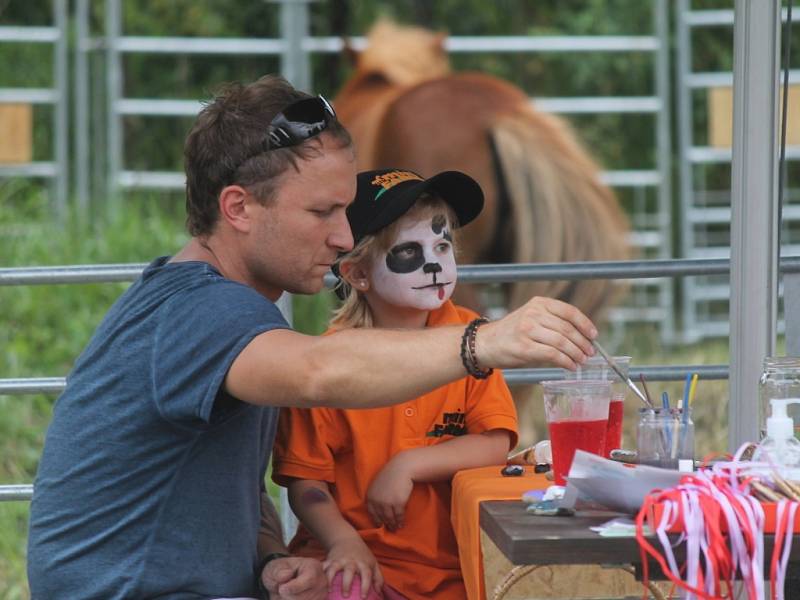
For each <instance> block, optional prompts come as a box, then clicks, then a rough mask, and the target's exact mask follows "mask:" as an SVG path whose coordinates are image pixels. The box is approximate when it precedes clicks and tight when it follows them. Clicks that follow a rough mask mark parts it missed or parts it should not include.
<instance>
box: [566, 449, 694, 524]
mask: <svg viewBox="0 0 800 600" xmlns="http://www.w3.org/2000/svg"><path fill="white" fill-rule="evenodd" d="M684 475H685V473H681V472H680V471H673V470H670V469H659V468H658V467H649V466H646V465H627V466H626V465H625V464H623V463H620V462H617V461H614V460H609V459H607V458H603V457H601V456H597V455H596V454H591V453H589V452H585V451H583V450H577V451H576V452H575V458H573V459H572V466H571V467H570V470H569V475H567V477H566V479H567V491H566V494H565V495H564V499H563V500H562V501H561V502H560V503H559V506H561V507H564V508H574V507H575V503H576V501H578V500H584V501H587V502H591V503H595V504H600V505H602V506H605V507H606V508H608V509H610V510H615V511H619V512H624V513H631V514H633V513H636V512H638V511H639V508H641V506H642V503H643V502H644V499H645V497H646V496H647V495H648V494H649V493H650V492H651V491H652V490H654V489H666V488H670V487H672V486H675V485H677V484H678V483H679V482H680V479H681V477H683V476H684Z"/></svg>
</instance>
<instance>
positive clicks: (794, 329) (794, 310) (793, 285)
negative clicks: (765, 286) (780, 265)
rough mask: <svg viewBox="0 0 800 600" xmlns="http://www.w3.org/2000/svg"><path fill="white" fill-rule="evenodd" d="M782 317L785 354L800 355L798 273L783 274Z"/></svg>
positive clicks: (799, 277)
mask: <svg viewBox="0 0 800 600" xmlns="http://www.w3.org/2000/svg"><path fill="white" fill-rule="evenodd" d="M783 319H784V321H785V323H786V333H785V336H786V356H800V274H798V273H784V274H783Z"/></svg>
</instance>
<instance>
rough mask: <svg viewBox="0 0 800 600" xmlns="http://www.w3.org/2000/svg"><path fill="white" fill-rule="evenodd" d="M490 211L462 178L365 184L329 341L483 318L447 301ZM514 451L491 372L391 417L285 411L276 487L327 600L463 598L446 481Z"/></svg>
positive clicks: (379, 179) (341, 266) (352, 215)
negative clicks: (284, 495) (472, 230)
mask: <svg viewBox="0 0 800 600" xmlns="http://www.w3.org/2000/svg"><path fill="white" fill-rule="evenodd" d="M482 206H483V194H482V192H481V190H480V187H479V186H478V184H477V183H476V182H475V181H474V180H473V179H472V178H470V177H468V176H467V175H465V174H463V173H459V172H455V171H449V172H444V173H440V174H438V175H436V176H434V177H431V178H430V179H427V180H423V179H422V178H421V177H420V176H418V175H417V174H415V173H412V172H410V171H404V170H398V169H382V170H378V171H369V172H366V173H361V174H359V176H358V190H357V193H356V198H355V201H354V202H353V204H352V205H351V206H350V207H349V208H348V210H347V216H348V220H349V222H350V226H351V228H352V230H353V236H354V238H355V242H356V244H355V247H354V248H353V250H352V251H351V252H349V253H348V254H346V255H345V256H343V257H341V258H340V259H339V261H338V263H337V268H338V274H339V276H340V278H341V279H342V285H341V291H343V292H344V296H345V300H344V304H343V305H342V307H341V308H340V309H339V311H338V312H337V313H336V315H335V316H334V319H333V320H332V323H331V332H330V335H335V334H336V333H335V332H336V331H337V330H341V329H346V328H352V327H373V326H374V327H384V328H403V329H413V328H424V327H437V326H442V325H453V324H467V323H469V322H470V321H472V320H473V319H475V318H476V317H477V315H476V314H475V313H473V312H472V311H469V310H467V309H465V308H461V307H458V306H456V305H454V304H453V303H452V302H451V301H450V296H451V295H452V293H453V288H454V286H455V283H456V260H455V249H454V245H453V230H454V229H455V228H456V227H458V226H460V225H465V224H467V223H468V222H470V221H471V220H472V219H474V218H475V217H476V216H477V215H478V213H479V212H480V210H481V208H482ZM397 362H398V365H401V364H402V363H403V356H400V355H399V356H398V357H397ZM516 442H517V420H516V413H515V410H514V403H513V401H512V399H511V394H510V393H509V390H508V388H507V386H506V384H505V382H504V381H503V378H502V376H501V374H500V373H499V372H497V371H495V372H493V373H489V374H488V376H486V377H485V378H477V377H470V376H466V377H464V378H463V379H461V380H459V381H455V382H453V383H451V384H449V385H446V386H443V387H441V388H439V389H437V390H434V391H433V392H430V393H428V394H426V395H424V396H421V397H419V398H416V399H414V400H411V401H408V402H405V403H402V404H398V405H395V406H391V407H386V408H377V409H368V410H353V409H332V408H315V409H297V408H291V409H284V410H283V411H282V413H281V421H280V424H279V427H278V436H277V440H276V446H275V450H274V454H273V478H274V480H275V481H276V482H277V483H278V484H280V485H285V486H287V487H288V489H289V499H290V502H291V505H292V508H293V510H294V512H295V513H296V514H297V516H298V517H299V519H300V521H301V526H300V528H299V530H298V532H297V535H296V536H295V538H294V540H293V541H292V544H291V546H290V548H291V550H292V552H294V553H297V554H300V555H306V556H312V557H317V558H320V559H322V560H323V561H324V567H325V570H326V573H327V575H328V578H329V580H330V581H331V587H330V593H329V598H331V599H337V598H347V597H352V598H359V597H361V598H370V599H377V598H388V599H392V598H408V599H411V600H422V599H429V598H436V599H437V600H456V599H458V600H463V598H465V597H466V591H465V589H464V585H463V581H462V578H461V572H460V568H459V560H458V549H457V546H456V541H455V537H454V534H453V531H452V528H451V525H450V513H449V507H450V480H451V478H452V476H453V474H454V473H455V472H456V471H458V470H461V469H466V468H472V467H479V466H486V465H492V464H498V465H499V464H503V463H504V462H505V458H506V455H507V453H508V451H509V449H510V448H513V447H514V446H515V445H516Z"/></svg>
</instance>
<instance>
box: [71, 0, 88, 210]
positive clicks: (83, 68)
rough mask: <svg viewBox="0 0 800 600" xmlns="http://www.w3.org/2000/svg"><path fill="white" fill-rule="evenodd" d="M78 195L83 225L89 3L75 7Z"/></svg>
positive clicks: (86, 174) (86, 136)
mask: <svg viewBox="0 0 800 600" xmlns="http://www.w3.org/2000/svg"><path fill="white" fill-rule="evenodd" d="M75 34H76V37H77V40H76V43H75V182H76V188H75V194H76V202H77V215H78V218H79V219H80V221H81V223H84V224H85V223H88V222H89V50H90V35H89V0H78V3H77V4H76V6H75Z"/></svg>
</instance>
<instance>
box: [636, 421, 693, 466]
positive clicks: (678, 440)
mask: <svg viewBox="0 0 800 600" xmlns="http://www.w3.org/2000/svg"><path fill="white" fill-rule="evenodd" d="M636 446H637V455H638V463H639V464H641V465H650V466H652V467H661V468H662V469H677V468H678V467H679V465H680V461H681V460H690V461H691V460H693V459H694V422H693V421H692V419H691V412H690V413H689V414H688V415H685V416H684V415H683V413H682V412H680V411H678V410H677V409H672V410H667V409H663V408H641V409H639V422H638V423H637V424H636Z"/></svg>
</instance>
